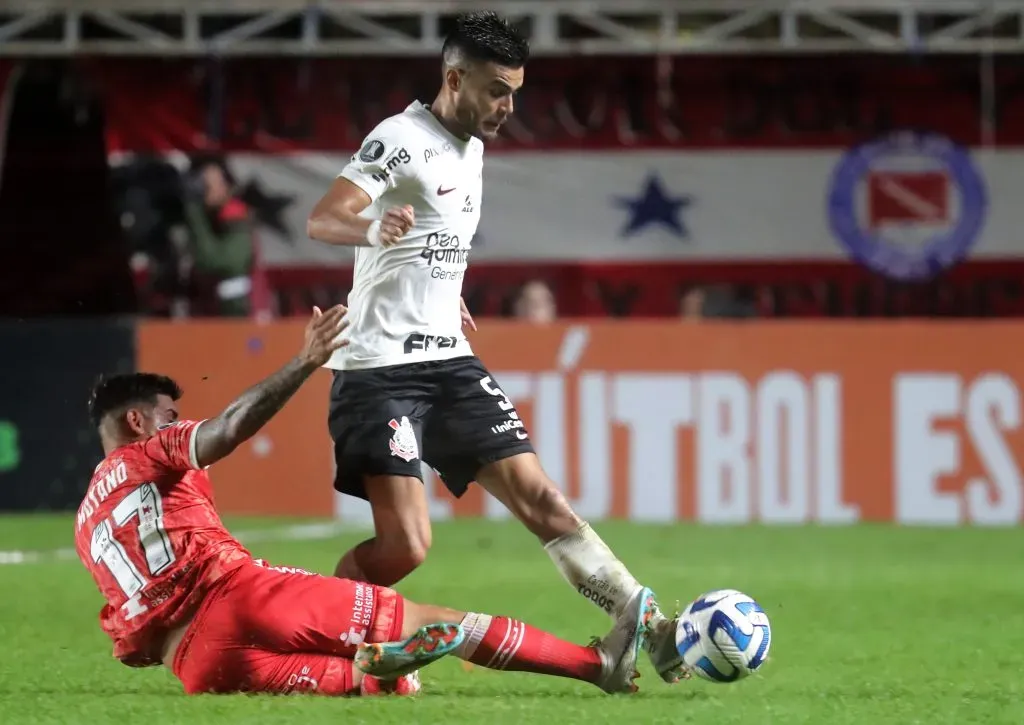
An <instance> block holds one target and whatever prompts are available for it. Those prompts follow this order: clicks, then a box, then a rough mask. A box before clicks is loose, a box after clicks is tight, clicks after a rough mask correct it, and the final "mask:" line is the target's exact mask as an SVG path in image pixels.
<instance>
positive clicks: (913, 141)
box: [828, 132, 988, 281]
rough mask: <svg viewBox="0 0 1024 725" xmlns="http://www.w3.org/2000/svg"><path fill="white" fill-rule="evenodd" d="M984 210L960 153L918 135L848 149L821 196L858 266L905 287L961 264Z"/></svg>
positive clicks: (942, 140) (981, 185) (945, 142)
mask: <svg viewBox="0 0 1024 725" xmlns="http://www.w3.org/2000/svg"><path fill="white" fill-rule="evenodd" d="M987 208H988V194H987V191H986V188H985V182H984V180H983V178H982V176H981V174H980V173H979V172H978V169H977V168H976V167H975V165H974V163H973V162H972V160H971V158H970V155H969V153H968V152H967V150H966V149H964V148H962V147H960V146H958V145H957V144H955V143H953V142H952V141H951V140H950V139H948V138H946V137H944V136H940V135H936V134H927V133H917V132H898V133H894V134H891V135H887V136H885V137H883V138H881V139H874V140H871V141H868V142H867V143H864V144H861V145H859V146H855V147H854V148H853V149H851V150H850V151H849V152H847V153H846V154H845V155H844V156H843V158H842V160H841V161H840V162H839V165H838V166H837V167H836V169H835V171H834V172H833V174H832V180H831V185H830V187H829V193H828V216H829V226H830V228H831V230H832V233H833V234H834V235H835V237H836V239H837V240H838V241H839V243H840V244H842V245H843V247H844V248H845V249H846V251H847V252H848V253H849V254H850V255H851V256H852V257H853V258H854V259H856V260H857V261H858V262H860V263H861V264H863V265H865V266H867V267H869V268H871V269H873V270H875V271H876V272H878V273H880V274H883V275H885V276H886V277H890V278H892V279H898V280H905V281H919V280H927V279H931V278H932V277H935V276H936V275H938V274H939V273H941V272H943V271H945V270H947V269H949V268H950V267H953V266H954V265H956V264H957V263H958V262H960V261H961V260H963V259H964V258H965V257H966V256H967V254H968V253H969V252H970V250H971V247H972V246H973V245H974V243H975V242H976V241H977V240H978V237H979V236H980V235H981V231H982V228H983V227H984V224H985V216H986V211H987Z"/></svg>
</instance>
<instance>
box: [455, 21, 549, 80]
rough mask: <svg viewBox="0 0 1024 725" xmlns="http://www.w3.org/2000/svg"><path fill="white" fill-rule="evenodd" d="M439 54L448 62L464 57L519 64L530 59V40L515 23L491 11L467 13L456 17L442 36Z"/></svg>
mask: <svg viewBox="0 0 1024 725" xmlns="http://www.w3.org/2000/svg"><path fill="white" fill-rule="evenodd" d="M442 55H443V57H444V61H445V63H447V64H449V65H454V64H455V63H456V62H458V60H459V59H460V58H465V59H467V60H470V61H476V62H478V63H494V64H495V65H500V66H503V67H505V68H522V67H523V66H524V65H526V61H528V60H529V59H530V42H529V41H528V40H527V39H526V38H525V37H524V36H523V34H522V33H521V32H520V31H519V29H518V28H516V26H515V25H513V24H512V23H510V22H509V21H507V20H505V19H504V18H502V17H501V16H499V15H498V14H497V13H495V12H491V11H487V12H479V13H469V14H468V15H460V16H459V18H458V19H457V20H456V22H455V29H454V30H453V31H452V32H451V33H449V34H448V37H447V38H445V41H444V48H443V50H442Z"/></svg>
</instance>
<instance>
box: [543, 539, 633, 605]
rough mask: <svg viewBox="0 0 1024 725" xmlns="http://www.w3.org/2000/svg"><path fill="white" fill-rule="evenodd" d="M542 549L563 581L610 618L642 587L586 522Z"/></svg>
mask: <svg viewBox="0 0 1024 725" xmlns="http://www.w3.org/2000/svg"><path fill="white" fill-rule="evenodd" d="M544 549H545V551H547V552H548V556H550V557H551V560H552V561H554V562H555V566H556V567H558V571H560V572H561V573H562V576H563V577H565V580H566V581H567V582H569V584H570V585H571V586H572V587H573V588H574V589H575V590H576V591H578V592H579V593H580V594H582V595H583V596H584V597H585V598H586V599H589V600H590V601H592V602H593V603H594V604H596V605H597V606H598V607H599V608H600V609H603V610H604V611H605V612H607V613H608V614H610V615H611V616H612V618H613V619H618V617H619V616H620V615H621V614H622V612H623V611H624V610H625V608H626V605H627V604H629V600H630V599H632V598H633V596H634V595H635V594H636V593H637V591H638V590H639V589H640V588H641V587H640V583H639V582H638V581H637V580H636V579H634V578H633V575H632V574H630V573H629V570H627V569H626V567H625V565H623V563H622V562H621V561H619V560H618V559H617V558H616V556H615V554H613V553H612V550H611V549H609V548H608V545H607V544H605V543H604V542H603V541H602V540H601V537H600V536H598V535H597V534H596V533H595V532H594V530H593V529H592V528H590V524H588V523H583V524H582V525H581V526H580V527H579V528H578V529H576V530H575V531H573V532H572V533H570V534H564V535H562V536H559V537H558V538H557V539H554V540H552V541H549V542H548V543H547V544H545V545H544Z"/></svg>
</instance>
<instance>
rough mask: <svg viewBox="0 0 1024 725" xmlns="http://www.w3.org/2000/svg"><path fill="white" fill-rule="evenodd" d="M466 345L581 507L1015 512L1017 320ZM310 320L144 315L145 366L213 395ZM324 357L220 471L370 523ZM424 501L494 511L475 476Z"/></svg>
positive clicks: (579, 331) (211, 402)
mask: <svg viewBox="0 0 1024 725" xmlns="http://www.w3.org/2000/svg"><path fill="white" fill-rule="evenodd" d="M480 322H481V324H480V330H479V332H477V333H473V335H472V342H473V345H474V348H475V350H476V352H477V353H478V354H479V355H480V356H481V357H482V358H483V360H484V361H485V362H486V364H487V365H488V367H489V369H490V370H491V371H492V373H493V375H494V378H495V379H496V381H497V382H498V383H499V384H500V385H501V388H502V390H503V391H504V392H505V394H506V395H508V396H509V397H510V398H511V399H512V400H513V401H514V402H515V403H516V405H517V406H518V408H519V411H520V412H521V414H522V416H523V418H524V420H525V421H526V424H527V426H528V428H529V430H530V433H531V438H532V439H533V441H534V444H535V446H536V448H537V451H538V454H539V455H540V458H541V460H542V462H543V464H544V466H545V467H546V469H547V471H548V473H549V474H550V475H551V477H552V478H553V479H554V480H555V481H556V482H557V483H558V484H559V485H560V486H561V487H562V489H563V490H564V491H565V493H566V494H567V496H568V497H569V499H570V500H571V501H572V503H573V505H574V506H575V507H576V509H577V510H578V511H579V513H580V514H581V515H582V516H584V517H586V518H588V519H593V520H599V519H605V518H623V519H631V520H636V521H650V522H673V521H697V522H701V523H706V524H746V523H754V522H760V523H767V524H803V523H817V524H830V525H845V524H853V523H857V522H862V521H889V522H895V523H898V524H907V525H939V526H956V525H977V526H996V525H1018V524H1020V523H1021V521H1022V517H1024V476H1022V465H1024V418H1022V414H1024V410H1022V403H1021V388H1022V386H1024V355H1021V346H1020V345H1019V344H1017V343H1015V342H1014V341H1015V340H1017V339H1019V338H1020V337H1021V335H1022V333H1024V328H1022V327H1021V325H1020V324H1018V323H1000V322H989V323H978V322H970V323H953V322H906V323H845V324H842V323H830V322H820V323H819V322H803V323H771V322H755V323H731V324H683V323H678V322H655V321H652V322H630V323H616V322H611V321H609V322H600V323H593V324H579V325H577V324H571V323H566V324H554V325H550V326H540V327H536V326H529V325H523V324H518V323H513V322H501V321H497V320H481V321H480ZM302 327H303V325H302V323H301V322H299V321H293V322H278V323H272V324H268V325H264V326H258V325H252V324H248V323H236V322H224V321H209V322H190V323H171V322H145V323H142V324H141V325H140V326H139V329H138V343H137V344H138V356H139V357H138V364H139V366H140V368H146V369H159V370H160V371H162V372H166V373H168V374H170V375H172V376H174V377H176V378H178V379H179V382H181V383H182V384H183V386H184V387H185V389H186V397H185V399H184V411H185V413H186V415H187V416H189V417H203V416H208V415H212V414H214V413H216V412H217V411H218V409H219V408H220V407H221V406H222V405H224V404H226V403H227V402H229V401H230V400H231V398H232V397H234V396H235V395H237V394H238V393H239V392H240V391H241V390H242V389H243V388H245V387H246V386H248V385H249V384H251V383H252V382H253V381H255V380H256V379H257V377H259V376H260V375H264V374H266V373H269V372H270V371H271V370H272V369H274V368H275V367H277V366H278V365H280V364H281V363H282V361H284V360H286V359H287V358H288V357H289V356H291V355H292V354H294V351H295V350H296V349H297V348H298V345H299V344H300V340H301V337H302ZM328 385H329V375H328V374H327V373H326V372H322V373H319V374H318V375H317V377H316V379H315V380H314V381H312V382H311V383H310V384H309V385H308V386H307V387H306V388H304V389H303V390H302V391H300V392H299V394H298V395H297V396H296V399H295V400H294V401H293V402H292V403H290V404H289V405H288V406H287V407H286V408H285V410H284V411H283V412H282V414H281V415H280V416H279V418H278V419H276V420H274V421H272V422H271V424H270V425H269V426H268V427H267V429H266V431H265V432H264V433H262V434H260V435H259V436H257V437H256V438H255V439H254V440H253V441H251V442H250V443H249V444H247V445H246V446H244V447H243V448H242V449H240V450H239V451H237V452H236V453H235V454H234V455H233V456H232V457H231V458H230V459H229V460H226V461H224V462H222V463H220V464H218V465H217V466H216V467H215V468H214V469H213V472H212V476H213V478H214V483H215V487H216V490H217V495H218V498H219V503H220V505H221V507H222V508H223V510H225V511H227V512H230V513H258V514H282V515H283V514H290V515H300V514H301V515H331V514H332V513H333V514H336V515H338V516H339V517H341V518H342V519H344V520H350V521H360V522H365V521H366V516H367V512H366V507H365V505H361V504H360V503H358V502H354V501H352V500H351V499H343V498H341V497H338V498H337V499H335V498H334V497H333V493H332V491H331V481H332V480H333V461H332V450H331V445H330V440H329V437H328V434H327V423H326V421H327V396H328ZM425 475H426V479H427V486H428V491H429V494H430V501H431V511H432V514H433V516H434V517H435V518H437V519H444V518H447V517H452V516H486V517H493V518H501V517H506V516H508V513H507V512H506V511H505V510H504V509H503V508H502V507H501V505H500V504H498V503H497V502H496V501H493V500H490V499H488V498H485V497H484V496H483V495H482V494H481V492H480V491H479V489H477V487H473V488H472V490H471V492H470V493H469V494H467V495H466V496H465V497H464V498H463V499H460V500H458V501H453V500H452V499H451V498H450V497H449V496H448V495H447V493H446V492H445V490H444V488H443V486H441V484H440V483H439V482H438V481H437V480H436V478H435V477H434V475H433V474H432V473H431V472H430V471H429V470H427V469H425Z"/></svg>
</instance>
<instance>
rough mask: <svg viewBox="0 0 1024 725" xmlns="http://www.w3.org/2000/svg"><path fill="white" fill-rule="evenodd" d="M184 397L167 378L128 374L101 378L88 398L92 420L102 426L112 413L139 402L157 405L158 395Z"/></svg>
mask: <svg viewBox="0 0 1024 725" xmlns="http://www.w3.org/2000/svg"><path fill="white" fill-rule="evenodd" d="M158 395H166V396H167V397H169V398H170V399H171V400H178V399H179V398H180V397H181V387H179V385H178V384H177V383H176V382H174V381H173V380H171V379H170V378H169V377H167V376H166V375H157V374H156V373H129V374H128V375H111V376H109V377H106V376H104V377H101V378H100V379H99V380H97V381H96V384H95V385H93V386H92V393H91V394H90V395H89V418H90V420H92V422H93V425H95V426H99V425H100V423H102V422H103V419H104V418H106V417H107V416H108V415H109V414H111V413H114V412H117V411H119V410H125V409H127V408H129V407H131V406H132V405H138V404H140V403H148V404H150V405H155V404H156V396H158Z"/></svg>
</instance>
